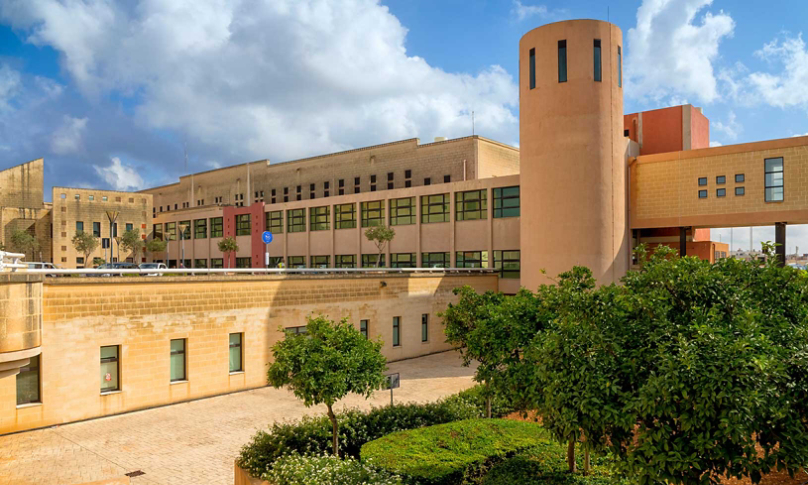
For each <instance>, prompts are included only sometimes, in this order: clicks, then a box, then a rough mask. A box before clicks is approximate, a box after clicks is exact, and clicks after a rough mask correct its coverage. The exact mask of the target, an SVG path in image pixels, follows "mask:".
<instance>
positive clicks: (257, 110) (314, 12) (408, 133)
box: [0, 0, 518, 164]
mask: <svg viewBox="0 0 808 485" xmlns="http://www.w3.org/2000/svg"><path fill="white" fill-rule="evenodd" d="M135 3H136V4H135V5H129V4H126V5H124V4H122V3H116V2H106V1H101V0H86V1H84V2H67V3H62V2H59V1H57V0H7V1H5V2H3V4H2V6H0V16H2V17H3V18H4V19H5V20H6V21H7V22H9V23H10V24H11V25H12V27H14V28H16V29H20V30H22V31H23V32H25V33H26V35H27V39H28V40H29V41H30V42H32V43H34V44H36V45H49V46H51V47H53V48H54V49H56V50H57V51H58V52H60V53H61V63H62V67H63V69H64V70H65V72H67V73H69V75H70V76H71V77H72V79H73V80H74V81H75V83H76V85H77V86H78V88H79V89H80V90H81V92H82V93H84V95H85V96H87V97H89V98H100V97H102V96H104V95H106V94H109V93H116V94H121V95H123V96H129V97H130V99H133V100H136V101H137V102H136V107H135V110H134V112H135V120H136V122H137V123H138V124H140V125H141V126H144V127H148V128H149V129H159V130H170V131H175V132H181V133H182V134H183V135H185V136H187V137H188V138H189V140H190V141H193V142H194V145H195V146H197V147H200V150H204V151H205V153H206V158H208V159H211V158H213V159H214V161H215V162H220V163H224V164H230V163H235V162H243V161H244V160H248V159H256V158H272V159H273V160H274V161H283V160H288V159H293V158H298V157H302V156H308V155H312V154H318V153H327V152H330V151H334V150H342V149H346V148H352V147H357V146H363V145H368V144H373V143H381V142H389V141H393V140H398V139H403V138H409V137H418V136H420V137H421V138H422V139H427V140H429V139H431V138H432V137H433V136H448V137H456V136H463V135H468V134H470V131H471V129H470V128H471V122H470V112H471V111H472V110H474V112H475V120H476V125H477V132H478V133H480V134H482V135H485V136H489V137H492V138H495V139H498V140H500V141H503V142H506V143H515V142H516V141H517V139H518V119H517V117H516V115H515V109H516V107H517V104H518V89H517V86H516V84H515V82H514V79H513V77H512V76H511V75H510V74H509V73H507V72H506V71H505V70H504V69H502V68H501V67H499V66H488V67H483V68H481V70H480V71H479V72H476V73H449V72H445V71H443V70H441V69H439V68H436V67H434V66H431V65H430V64H429V63H428V62H427V61H426V60H425V59H423V58H420V57H417V56H412V55H409V54H408V53H407V51H406V47H405V41H406V35H407V29H406V28H405V27H404V26H402V25H401V23H400V22H399V21H398V19H397V18H396V17H395V16H393V15H392V14H391V13H390V12H389V10H388V9H387V8H386V7H384V6H382V5H380V4H379V2H378V1H374V0H346V1H341V2H336V1H332V0H261V1H247V0H234V1H230V2H224V1H221V0H198V1H195V2H164V1H158V0H140V1H138V2H135Z"/></svg>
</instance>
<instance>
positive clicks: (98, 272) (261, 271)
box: [22, 264, 499, 276]
mask: <svg viewBox="0 0 808 485" xmlns="http://www.w3.org/2000/svg"><path fill="white" fill-rule="evenodd" d="M22 267H23V268H25V267H26V265H24V264H23V265H22ZM27 272H28V273H32V274H44V275H46V276H74V275H76V276H122V275H126V276H157V275H168V276H170V275H197V274H202V275H215V274H247V275H339V274H356V273H359V274H495V273H499V270H498V269H489V268H283V269H280V268H194V269H190V268H189V269H183V268H172V269H156V268H143V269H140V268H132V269H29V270H28V271H27Z"/></svg>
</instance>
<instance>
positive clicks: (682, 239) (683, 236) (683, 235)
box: [679, 227, 687, 258]
mask: <svg viewBox="0 0 808 485" xmlns="http://www.w3.org/2000/svg"><path fill="white" fill-rule="evenodd" d="M679 256H681V257H682V258H684V257H685V256H687V228H686V227H680V228H679Z"/></svg>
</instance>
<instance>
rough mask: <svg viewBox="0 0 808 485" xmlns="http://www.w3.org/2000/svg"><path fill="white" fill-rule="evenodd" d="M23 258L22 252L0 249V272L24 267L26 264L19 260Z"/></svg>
mask: <svg viewBox="0 0 808 485" xmlns="http://www.w3.org/2000/svg"><path fill="white" fill-rule="evenodd" d="M23 258H25V255H24V254H22V253H8V252H5V251H0V272H2V271H9V270H10V271H16V270H18V269H26V268H27V267H28V265H27V264H25V263H22V262H21V261H22V259H23Z"/></svg>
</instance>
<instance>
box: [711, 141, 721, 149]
mask: <svg viewBox="0 0 808 485" xmlns="http://www.w3.org/2000/svg"><path fill="white" fill-rule="evenodd" d="M722 146H724V144H723V143H721V142H720V141H711V142H710V147H711V148H715V147H722Z"/></svg>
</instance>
